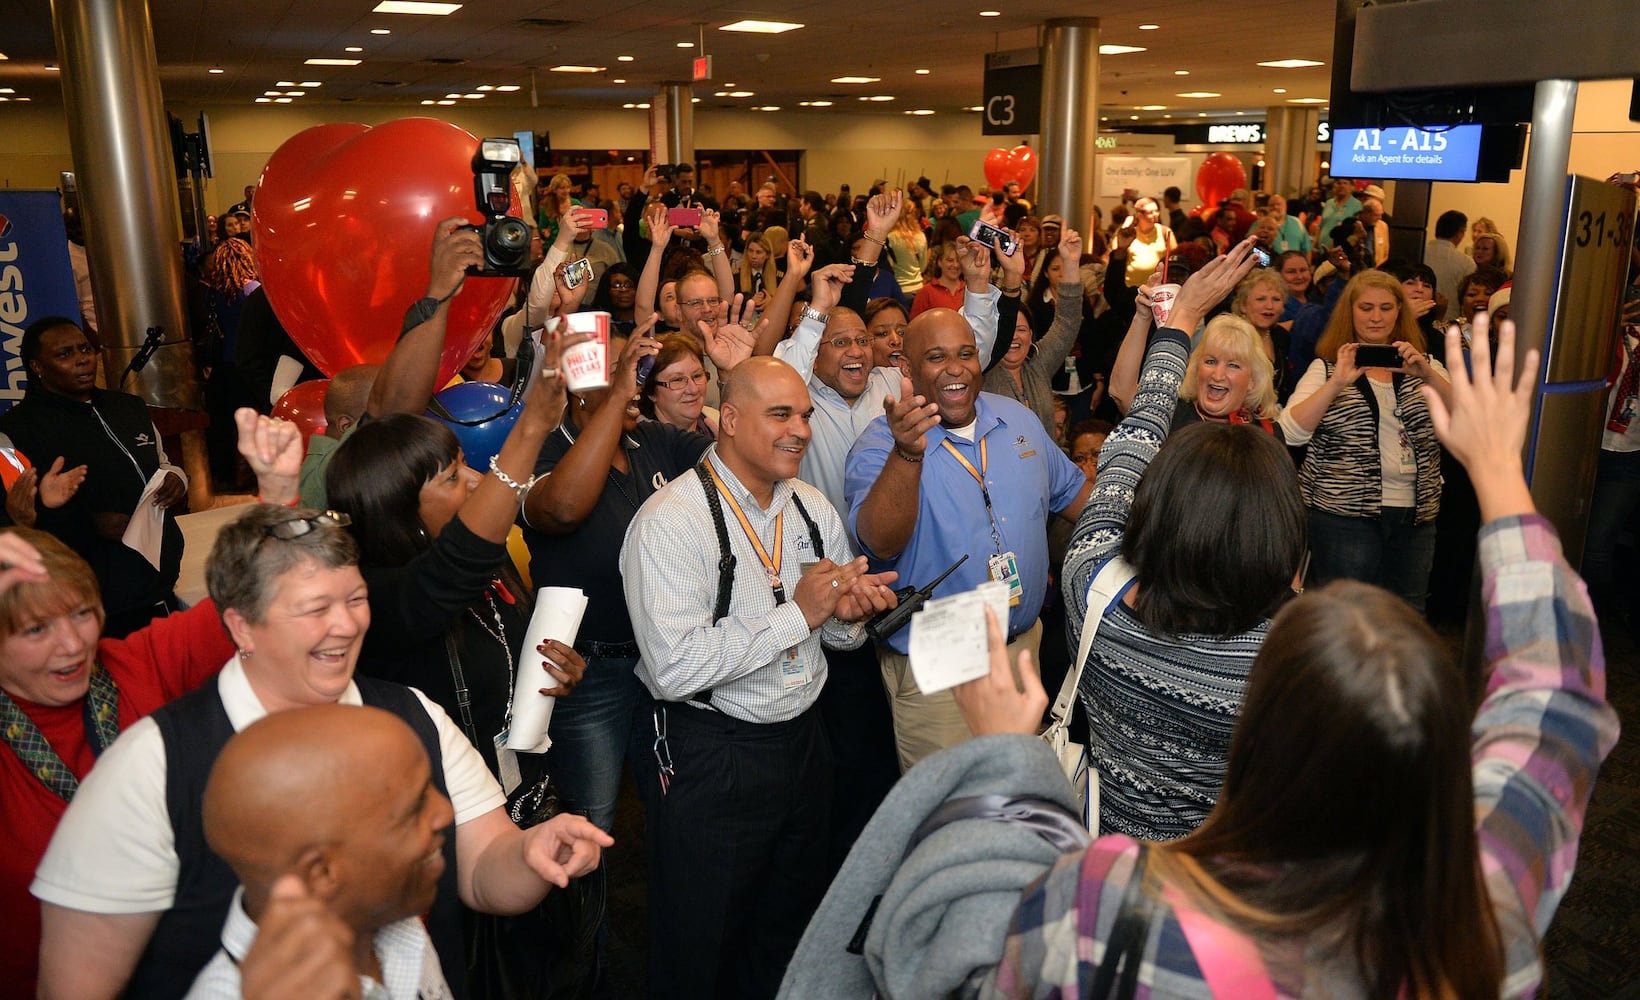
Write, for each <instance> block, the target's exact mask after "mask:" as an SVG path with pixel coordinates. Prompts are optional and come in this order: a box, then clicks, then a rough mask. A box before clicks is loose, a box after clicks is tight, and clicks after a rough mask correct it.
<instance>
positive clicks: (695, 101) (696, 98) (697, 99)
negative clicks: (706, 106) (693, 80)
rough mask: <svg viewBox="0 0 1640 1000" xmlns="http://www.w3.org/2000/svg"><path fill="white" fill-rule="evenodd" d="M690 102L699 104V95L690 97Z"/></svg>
mask: <svg viewBox="0 0 1640 1000" xmlns="http://www.w3.org/2000/svg"><path fill="white" fill-rule="evenodd" d="M689 103H690V104H699V103H700V98H698V97H691V98H689Z"/></svg>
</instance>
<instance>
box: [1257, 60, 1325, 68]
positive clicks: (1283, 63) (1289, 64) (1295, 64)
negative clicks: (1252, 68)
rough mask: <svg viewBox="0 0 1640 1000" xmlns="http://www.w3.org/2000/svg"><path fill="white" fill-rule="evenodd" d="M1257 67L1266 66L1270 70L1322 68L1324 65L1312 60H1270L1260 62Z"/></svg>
mask: <svg viewBox="0 0 1640 1000" xmlns="http://www.w3.org/2000/svg"><path fill="white" fill-rule="evenodd" d="M1259 65H1260V66H1268V67H1270V68H1271V69H1303V68H1304V67H1306V66H1324V65H1326V64H1325V63H1319V62H1316V61H1315V60H1314V59H1272V60H1270V61H1269V62H1261V63H1259Z"/></svg>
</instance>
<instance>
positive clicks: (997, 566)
mask: <svg viewBox="0 0 1640 1000" xmlns="http://www.w3.org/2000/svg"><path fill="white" fill-rule="evenodd" d="M905 357H906V362H907V363H908V364H909V365H910V367H911V377H910V378H908V379H902V380H901V383H900V395H899V398H898V399H896V398H894V397H889V398H888V399H887V400H886V401H885V402H884V409H885V410H886V412H885V414H884V415H883V416H879V417H877V418H876V419H875V420H873V421H872V422H871V426H870V427H868V428H866V431H865V433H864V434H862V435H861V436H860V439H859V440H858V441H856V442H855V443H854V448H853V450H851V451H850V452H849V456H848V475H847V484H846V487H845V488H846V491H847V494H848V502H849V517H850V520H851V522H852V524H853V527H854V529H855V537H856V538H858V539H859V540H860V548H861V549H862V550H864V552H865V554H866V555H867V556H868V557H870V560H871V565H872V567H873V568H875V569H881V570H894V571H896V572H898V573H899V576H900V579H901V580H902V581H903V582H905V583H907V584H911V585H913V586H917V587H923V586H926V585H928V584H929V583H932V582H933V581H934V580H935V578H937V577H938V576H939V575H940V574H941V573H943V572H945V570H946V569H947V568H948V567H950V566H951V565H952V564H953V563H955V562H957V560H958V559H960V558H961V557H963V556H965V555H966V556H967V557H968V559H967V561H966V562H964V563H963V564H962V565H961V566H959V567H958V568H957V569H956V571H955V572H954V573H952V574H951V575H950V576H949V577H947V578H946V580H945V582H943V583H942V584H940V586H939V589H938V590H936V591H935V596H936V597H943V596H948V595H951V594H960V593H962V592H964V591H967V590H972V589H973V588H974V587H976V586H978V585H979V584H981V583H984V582H985V581H986V580H998V581H1001V582H1003V583H1007V584H1008V585H1009V591H1010V595H1011V599H1010V608H1009V613H1008V643H1009V655H1011V656H1018V654H1019V652H1020V651H1021V650H1024V649H1029V650H1030V651H1031V653H1032V655H1033V656H1034V655H1035V654H1036V651H1037V648H1038V646H1039V645H1040V642H1041V638H1042V626H1041V623H1040V622H1038V620H1037V614H1038V612H1040V611H1041V610H1042V601H1043V598H1044V597H1045V596H1046V595H1047V590H1048V571H1049V566H1048V522H1047V516H1046V515H1047V514H1048V513H1049V512H1050V511H1051V512H1053V513H1055V514H1058V515H1059V516H1060V517H1062V518H1064V519H1065V520H1067V521H1069V522H1071V523H1072V524H1074V523H1076V518H1077V516H1078V515H1080V514H1081V513H1082V506H1083V504H1085V503H1086V502H1087V498H1088V494H1089V493H1090V492H1091V491H1092V488H1093V487H1092V484H1091V483H1090V482H1089V481H1088V479H1087V477H1086V476H1084V475H1083V474H1082V470H1080V469H1078V468H1077V467H1076V465H1075V464H1074V463H1073V462H1071V460H1070V459H1069V458H1067V457H1065V453H1064V452H1063V451H1061V450H1060V449H1059V446H1058V445H1057V444H1055V443H1054V442H1053V440H1052V439H1051V438H1050V437H1049V436H1048V433H1047V430H1046V429H1045V428H1044V427H1043V424H1042V421H1041V420H1040V419H1039V418H1038V417H1037V416H1036V414H1035V413H1034V412H1033V411H1032V410H1031V409H1030V408H1029V407H1027V406H1025V405H1024V404H1023V403H1020V402H1017V401H1016V400H1013V399H1010V398H1008V397H1006V396H996V395H992V394H990V393H984V392H981V391H980V388H981V385H982V380H981V376H980V368H981V365H982V364H983V357H982V355H981V354H980V351H979V349H978V348H977V347H975V345H974V333H973V330H972V329H970V328H969V326H968V324H967V322H965V321H964V320H963V318H962V317H961V316H960V315H958V314H957V313H954V312H952V311H951V310H949V309H930V310H928V311H927V312H924V313H921V314H920V315H918V316H917V318H916V319H914V320H912V321H911V325H910V326H908V327H907V328H906V331H905ZM910 632H911V630H910V629H901V630H900V631H899V632H897V633H895V634H894V635H892V636H890V637H889V638H888V640H887V641H886V642H885V643H879V644H878V647H877V654H878V662H879V665H880V666H881V668H882V675H883V684H884V686H885V687H886V688H887V689H888V696H889V702H890V707H891V708H892V710H893V713H894V737H895V742H896V743H897V744H898V748H899V752H900V766H901V768H902V769H903V770H909V769H910V768H911V766H912V765H913V764H915V763H916V762H917V761H919V760H921V759H922V758H923V757H926V756H928V755H929V754H931V753H933V752H934V751H936V750H939V749H941V748H943V747H948V746H952V745H954V744H956V743H959V742H961V741H962V740H964V739H967V738H968V736H969V731H968V725H967V723H965V722H964V721H963V719H962V713H960V712H959V711H957V707H956V702H955V700H954V699H953V698H952V697H951V693H950V692H949V691H944V692H940V693H939V694H935V695H924V694H923V693H922V692H921V691H920V690H919V689H918V688H917V682H916V681H915V680H914V679H913V678H912V676H911V669H910V661H909V660H908V659H907V657H906V651H907V643H908V641H909V639H910Z"/></svg>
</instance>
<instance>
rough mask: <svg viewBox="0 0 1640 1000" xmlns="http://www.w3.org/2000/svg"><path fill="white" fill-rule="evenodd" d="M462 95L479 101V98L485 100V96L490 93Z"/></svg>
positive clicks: (466, 98)
mask: <svg viewBox="0 0 1640 1000" xmlns="http://www.w3.org/2000/svg"><path fill="white" fill-rule="evenodd" d="M461 96H462V98H463V99H465V100H469V101H479V100H483V99H484V98H486V97H488V96H490V95H488V94H462V95H461Z"/></svg>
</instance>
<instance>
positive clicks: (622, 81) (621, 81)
mask: <svg viewBox="0 0 1640 1000" xmlns="http://www.w3.org/2000/svg"><path fill="white" fill-rule="evenodd" d="M609 82H610V83H625V82H626V81H625V80H620V79H616V80H611V81H609Z"/></svg>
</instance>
